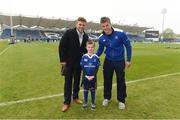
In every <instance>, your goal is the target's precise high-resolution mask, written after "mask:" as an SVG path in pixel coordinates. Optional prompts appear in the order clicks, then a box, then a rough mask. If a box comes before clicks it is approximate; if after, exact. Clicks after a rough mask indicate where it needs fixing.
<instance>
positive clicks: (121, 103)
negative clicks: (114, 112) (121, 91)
mask: <svg viewBox="0 0 180 120" xmlns="http://www.w3.org/2000/svg"><path fill="white" fill-rule="evenodd" d="M125 107H126V106H125V104H124V103H123V102H119V109H120V110H124V109H125Z"/></svg>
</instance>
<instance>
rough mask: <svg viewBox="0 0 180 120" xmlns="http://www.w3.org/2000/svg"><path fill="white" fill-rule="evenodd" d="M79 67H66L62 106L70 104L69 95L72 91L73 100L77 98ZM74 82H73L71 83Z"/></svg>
mask: <svg viewBox="0 0 180 120" xmlns="http://www.w3.org/2000/svg"><path fill="white" fill-rule="evenodd" d="M80 75H81V67H80V65H78V66H75V65H67V72H66V74H65V83H64V104H67V105H69V104H70V103H71V95H72V89H73V99H77V98H79V96H78V94H79V89H80V88H79V85H80ZM73 80H74V81H73Z"/></svg>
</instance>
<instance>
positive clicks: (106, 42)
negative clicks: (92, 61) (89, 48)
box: [96, 28, 131, 62]
mask: <svg viewBox="0 0 180 120" xmlns="http://www.w3.org/2000/svg"><path fill="white" fill-rule="evenodd" d="M112 29H113V28H112ZM104 47H106V49H105V51H104ZM124 47H125V48H126V53H127V61H129V62H130V61H131V43H130V40H129V39H128V37H127V35H126V34H125V33H124V32H123V31H122V30H121V31H120V30H119V29H113V32H112V34H111V35H106V34H105V33H104V32H103V34H101V35H100V36H99V48H98V50H97V53H96V54H97V55H98V56H100V55H101V54H102V52H103V51H104V53H105V55H106V58H107V59H108V60H111V61H120V60H124V59H125V58H124Z"/></svg>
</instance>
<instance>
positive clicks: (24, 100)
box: [0, 72, 180, 107]
mask: <svg viewBox="0 0 180 120" xmlns="http://www.w3.org/2000/svg"><path fill="white" fill-rule="evenodd" d="M179 74H180V72H177V73H171V74H165V75H159V76H154V77H148V78H142V79H137V80H131V81H128V82H126V83H127V84H130V83H136V82H141V81H146V80H151V79H156V78H162V77H168V76H173V75H179ZM115 85H116V84H113V86H115ZM97 88H98V89H101V88H103V86H99V87H97ZM82 91H83V90H80V92H82ZM63 95H64V94H63V93H60V94H55V95H48V96H42V97H34V98H29V99H22V100H17V101H10V102H3V103H0V107H2V106H8V105H13V104H18V103H26V102H30V101H36V100H44V99H48V98H54V97H60V96H63Z"/></svg>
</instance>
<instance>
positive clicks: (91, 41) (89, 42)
mask: <svg viewBox="0 0 180 120" xmlns="http://www.w3.org/2000/svg"><path fill="white" fill-rule="evenodd" d="M87 45H93V46H94V47H95V42H94V41H93V40H88V41H87V42H86V46H87Z"/></svg>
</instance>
